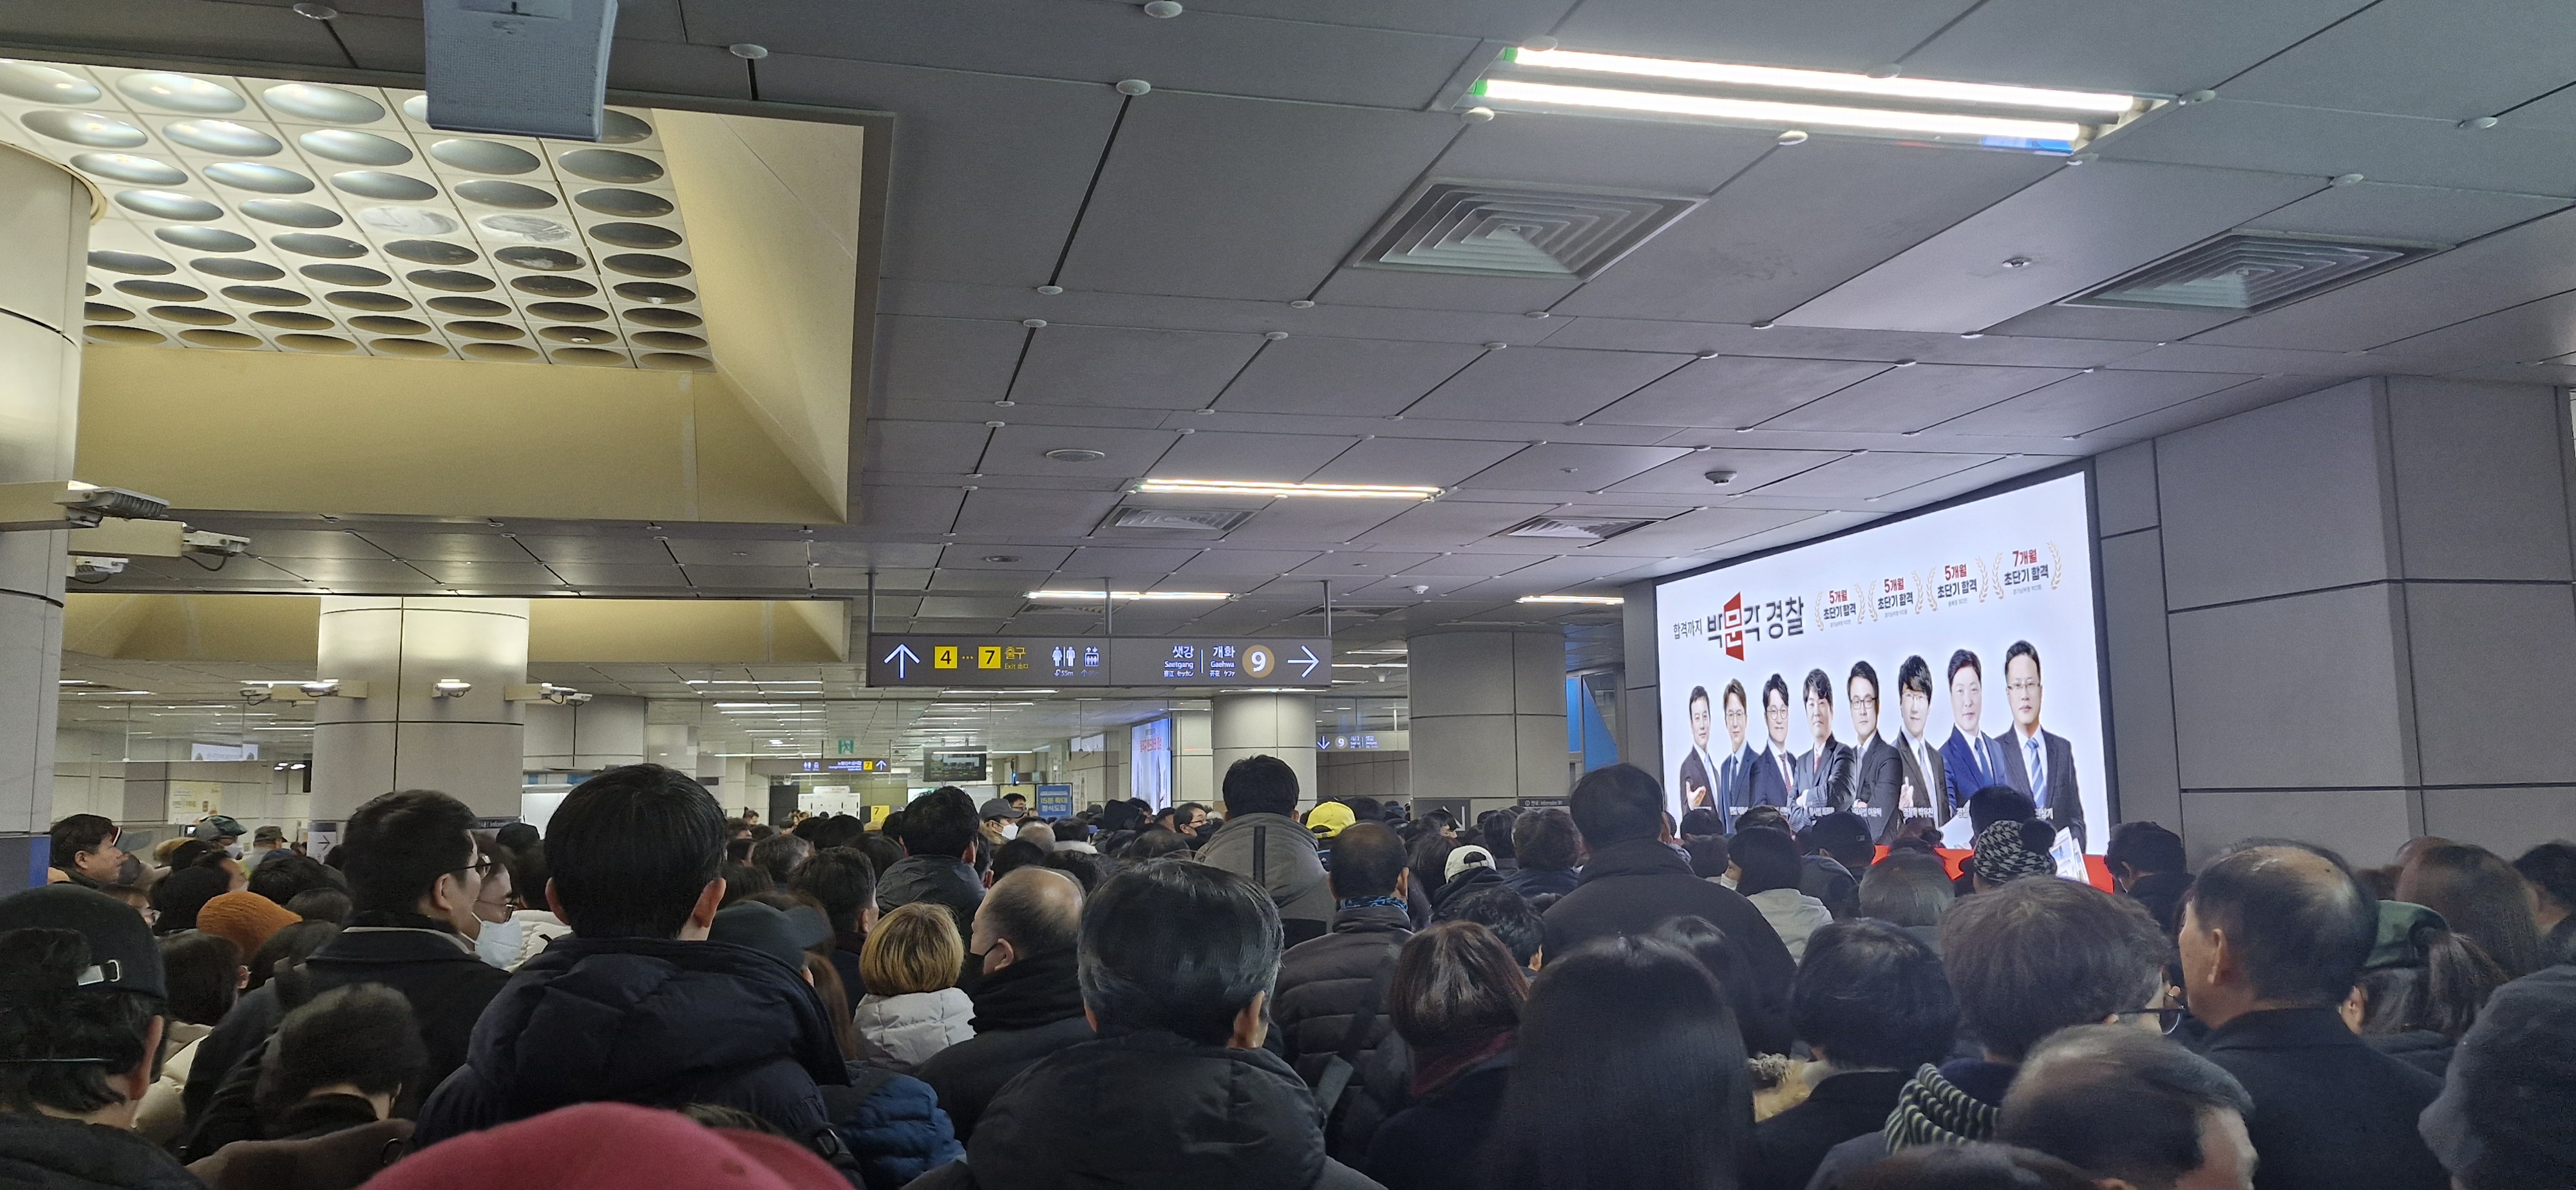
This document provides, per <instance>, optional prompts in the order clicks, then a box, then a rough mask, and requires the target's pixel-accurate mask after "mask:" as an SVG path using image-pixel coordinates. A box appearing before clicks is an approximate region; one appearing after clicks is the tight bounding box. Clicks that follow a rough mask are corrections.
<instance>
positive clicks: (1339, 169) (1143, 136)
mask: <svg viewBox="0 0 2576 1190" xmlns="http://www.w3.org/2000/svg"><path fill="white" fill-rule="evenodd" d="M1308 65H1311V63H1301V64H1300V68H1301V69H1303V68H1304V67H1306V66H1308ZM1458 127H1459V125H1458V120H1457V117H1456V116H1454V115H1446V114H1438V113H1432V112H1421V111H1410V112H1407V111H1387V110H1376V109H1366V108H1351V107H1331V106H1325V105H1321V104H1288V103H1270V102H1263V101H1260V100H1251V99H1233V98H1226V97H1223V96H1216V95H1188V94H1178V93H1171V94H1157V95H1154V96H1151V97H1149V98H1148V99H1145V100H1142V101H1139V102H1138V103H1136V104H1135V105H1134V106H1133V107H1131V108H1130V109H1129V110H1128V114H1127V118H1126V120H1125V122H1124V123H1123V124H1121V125H1120V129H1119V133H1118V141H1117V144H1116V146H1115V147H1114V148H1113V149H1112V150H1111V152H1110V154H1109V159H1108V161H1107V163H1106V164H1105V165H1104V166H1103V168H1102V170H1101V173H1100V177H1099V180H1098V185H1097V187H1096V188H1095V190H1094V192H1093V196H1092V200H1091V205H1090V207H1089V209H1088V212H1087V213H1086V214H1085V216H1084V218H1083V225H1082V230H1081V233H1080V234H1079V235H1078V236H1076V237H1075V239H1074V243H1073V249H1072V251H1071V253H1070V254H1069V255H1068V256H1067V257H1066V259H1065V264H1064V270H1063V277H1062V280H1061V282H1060V283H1061V284H1062V285H1064V286H1065V287H1066V288H1069V289H1117V290H1129V291H1134V292H1138V293H1158V294H1182V295H1194V296H1201V297H1230V298H1255V299H1267V300H1271V301H1281V302H1285V301H1289V300H1291V299H1296V298H1303V297H1305V296H1307V294H1308V293H1309V292H1310V291H1311V290H1313V289H1314V287H1315V286H1317V285H1318V284H1321V283H1322V282H1323V280H1324V278H1325V276H1326V275H1327V274H1329V273H1330V272H1332V270H1333V267H1334V266H1335V265H1336V264H1338V263H1339V262H1340V261H1341V259H1342V257H1343V256H1344V255H1345V254H1347V253H1349V252H1350V251H1351V250H1352V249H1353V248H1354V247H1355V246H1356V245H1357V244H1358V242H1359V239H1360V237H1361V236H1362V235H1363V234H1365V233H1366V232H1367V231H1368V229H1369V227H1370V226H1371V225H1373V224H1375V223H1376V222H1377V220H1378V217H1379V216H1380V215H1382V214H1384V213H1385V211H1386V209H1387V208H1388V207H1389V206H1391V205H1393V204H1394V202H1395V200H1396V198H1397V197H1398V196H1400V195H1402V194H1403V193H1404V190H1405V188H1406V187H1407V186H1410V185H1411V184H1412V183H1413V180H1414V179H1415V178H1416V177H1418V176H1420V174H1421V173H1422V170H1423V167H1425V166H1427V165H1429V164H1430V163H1431V161H1432V160H1433V158H1435V157H1436V156H1438V154H1439V152H1440V150H1441V148H1442V147H1443V146H1445V145H1447V144H1448V142H1449V140H1450V138H1451V137H1453V136H1455V135H1456V134H1457V131H1458ZM1181 196H1187V201H1185V202H1183V201H1175V200H1176V199H1178V198H1180V197H1181ZM1040 337H1041V338H1043V337H1044V336H1040Z"/></svg>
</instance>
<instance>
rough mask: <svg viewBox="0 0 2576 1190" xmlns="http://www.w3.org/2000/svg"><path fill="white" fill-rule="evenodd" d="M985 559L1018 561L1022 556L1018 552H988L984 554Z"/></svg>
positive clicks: (989, 560) (991, 560)
mask: <svg viewBox="0 0 2576 1190" xmlns="http://www.w3.org/2000/svg"><path fill="white" fill-rule="evenodd" d="M984 560H985V561H987V562H1017V561H1019V560H1020V556H1019V555H1018V554H986V555H984Z"/></svg>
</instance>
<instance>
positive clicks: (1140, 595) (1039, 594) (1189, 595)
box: [1028, 589, 1234, 599]
mask: <svg viewBox="0 0 2576 1190" xmlns="http://www.w3.org/2000/svg"><path fill="white" fill-rule="evenodd" d="M1103 594H1106V595H1108V596H1109V598H1111V599H1232V598H1234V596H1233V595H1232V594H1231V593H1229V592H1225V591H1109V592H1101V591H1066V590H1056V589H1048V590H1044V591H1031V592H1029V595H1028V597H1029V598H1031V599H1098V598H1100V597H1101V596H1102V595H1103Z"/></svg>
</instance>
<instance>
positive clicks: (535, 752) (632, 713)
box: [524, 694, 697, 773]
mask: <svg viewBox="0 0 2576 1190" xmlns="http://www.w3.org/2000/svg"><path fill="white" fill-rule="evenodd" d="M524 710H525V713H526V722H527V737H526V747H527V758H526V761H525V764H526V767H528V768H531V769H563V770H567V771H570V772H576V773H595V772H598V771H599V770H601V769H608V768H615V767H617V766H619V765H623V764H642V763H644V758H645V754H646V753H647V752H648V751H650V747H649V745H648V743H647V741H646V737H645V727H644V700H643V699H640V698H635V697H632V696H629V695H619V694H602V695H598V696H596V697H594V698H592V699H591V700H590V701H589V702H586V703H568V704H565V705H561V706H557V705H555V704H553V703H546V702H532V703H528V704H527V705H526V707H525V708H524ZM682 730H684V731H695V730H696V729H694V728H687V727H683V728H682ZM655 763H662V762H660V761H656V762H655ZM696 763H697V757H696V753H695V751H694V749H693V750H692V752H691V754H690V755H689V756H688V757H687V758H686V759H685V760H684V761H682V762H681V763H679V764H676V765H673V766H672V767H674V768H677V769H679V770H680V771H682V772H688V771H689V766H691V765H694V764H696Z"/></svg>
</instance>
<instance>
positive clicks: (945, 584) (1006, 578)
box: [928, 546, 1054, 592]
mask: <svg viewBox="0 0 2576 1190" xmlns="http://www.w3.org/2000/svg"><path fill="white" fill-rule="evenodd" d="M983 548H987V549H991V548H995V547H990V546H987V547H983ZM1053 574H1054V572H1053V571H1048V570H1005V569H1003V568H1001V567H999V566H992V567H983V566H942V567H940V568H939V571H938V573H936V574H933V575H931V576H930V586H929V588H928V589H929V590H932V591H943V592H956V591H984V592H999V591H1023V592H1025V591H1035V590H1039V589H1041V588H1044V587H1045V586H1046V585H1047V581H1048V579H1049V578H1051V577H1052V576H1053Z"/></svg>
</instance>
